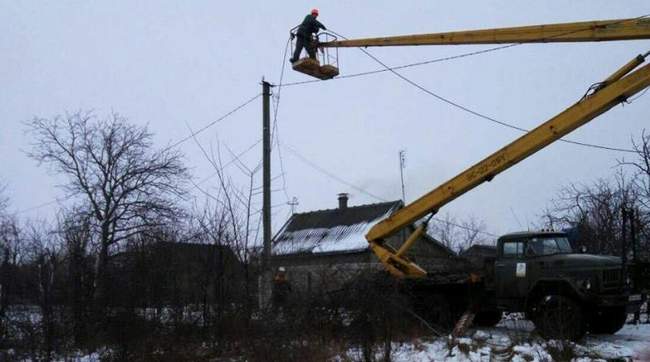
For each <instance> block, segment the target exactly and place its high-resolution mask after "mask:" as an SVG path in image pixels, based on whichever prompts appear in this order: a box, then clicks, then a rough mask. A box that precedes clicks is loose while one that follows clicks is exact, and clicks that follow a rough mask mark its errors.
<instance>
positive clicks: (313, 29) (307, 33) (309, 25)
mask: <svg viewBox="0 0 650 362" xmlns="http://www.w3.org/2000/svg"><path fill="white" fill-rule="evenodd" d="M318 29H323V30H326V29H325V25H323V24H321V23H320V21H318V20H316V18H315V17H314V16H313V15H311V14H309V15H307V16H305V20H303V21H302V24H300V26H299V27H298V35H299V36H302V37H305V38H310V37H311V35H312V34H315V33H318Z"/></svg>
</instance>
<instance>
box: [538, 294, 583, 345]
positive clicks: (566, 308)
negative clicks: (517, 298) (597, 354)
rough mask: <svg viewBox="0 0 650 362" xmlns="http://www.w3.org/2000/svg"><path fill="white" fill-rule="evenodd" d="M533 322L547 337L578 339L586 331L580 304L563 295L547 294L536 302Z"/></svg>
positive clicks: (542, 334)
mask: <svg viewBox="0 0 650 362" xmlns="http://www.w3.org/2000/svg"><path fill="white" fill-rule="evenodd" d="M535 309H536V311H535V317H534V320H533V323H535V327H537V331H538V332H539V334H540V335H541V336H542V337H544V338H546V339H569V340H572V341H576V340H578V339H580V338H582V336H584V334H585V332H586V328H585V322H584V317H583V311H582V307H581V306H580V304H578V303H577V302H575V301H574V300H573V299H571V298H568V297H565V296H562V295H547V296H545V297H543V298H541V299H540V300H539V302H537V303H536V308H535Z"/></svg>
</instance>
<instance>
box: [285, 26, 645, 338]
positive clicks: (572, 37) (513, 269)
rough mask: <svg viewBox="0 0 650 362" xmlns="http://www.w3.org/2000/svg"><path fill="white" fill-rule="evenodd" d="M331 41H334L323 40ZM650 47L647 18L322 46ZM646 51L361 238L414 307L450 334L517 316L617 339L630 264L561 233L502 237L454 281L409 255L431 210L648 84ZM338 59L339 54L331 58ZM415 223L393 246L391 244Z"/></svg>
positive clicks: (321, 73)
mask: <svg viewBox="0 0 650 362" xmlns="http://www.w3.org/2000/svg"><path fill="white" fill-rule="evenodd" d="M324 35H325V36H331V37H332V38H335V37H336V35H335V34H330V35H328V34H324ZM633 39H650V20H649V19H647V18H646V17H640V18H634V19H616V20H604V21H587V22H578V23H564V24H545V25H535V26H523V27H512V28H499V29H486V30H471V31H460V32H448V33H434V34H419V35H404V36H389V37H381V38H368V39H356V40H338V39H335V40H333V41H327V42H321V43H319V44H318V46H319V47H320V48H321V49H323V50H326V49H328V48H337V49H338V48H340V47H371V46H404V45H452V44H489V43H497V44H498V43H547V42H590V41H614V40H633ZM322 54H323V62H322V63H321V61H319V60H317V59H311V58H303V59H301V60H299V61H297V62H296V63H294V64H293V68H294V69H295V70H297V71H299V72H302V73H305V74H308V75H311V76H314V77H316V78H319V79H330V78H333V77H335V76H337V75H338V73H339V70H338V68H337V67H336V65H337V64H329V63H328V61H329V59H331V57H330V56H329V54H328V53H327V52H326V51H323V52H322ZM647 56H648V53H645V54H643V55H638V56H636V57H635V58H634V59H632V60H631V61H629V62H628V63H627V64H625V65H623V66H622V67H621V68H620V69H618V70H617V71H616V72H614V73H613V74H611V75H610V76H609V77H607V78H606V79H604V80H603V81H601V82H598V83H596V84H595V85H593V86H592V87H590V88H589V91H588V92H587V94H585V95H584V96H583V97H582V98H580V100H578V101H577V102H576V103H575V104H573V105H571V106H570V107H568V108H567V109H565V110H564V111H562V112H560V113H559V114H558V115H556V116H555V117H553V118H551V119H550V120H547V121H546V122H544V123H542V124H541V125H539V126H538V127H536V128H535V129H533V130H531V131H529V132H527V133H525V134H524V135H523V136H521V137H519V138H518V139H516V140H514V141H513V142H511V143H510V144H508V145H506V146H504V147H503V148H501V149H499V150H497V151H496V152H494V153H493V154H491V155H490V156H488V157H486V158H485V159H483V160H481V161H480V162H478V163H476V164H475V165H473V166H471V167H470V168H468V169H466V170H465V171H463V172H461V173H460V174H458V175H457V176H455V177H453V178H452V179H450V180H449V181H447V182H445V183H443V184H442V185H440V186H438V187H436V188H435V189H433V190H432V191H430V192H429V193H427V194H425V195H424V196H422V197H420V198H419V199H417V200H415V201H413V202H411V203H410V204H408V205H406V206H405V207H403V208H402V209H400V210H398V211H397V212H395V213H394V214H392V215H391V216H390V217H388V218H386V219H385V220H382V221H380V222H379V223H377V224H376V225H375V226H374V227H372V228H371V229H370V231H369V232H368V234H367V235H366V238H367V240H368V242H369V244H370V247H371V249H372V250H373V252H374V253H375V254H376V255H377V257H378V258H379V260H380V261H381V263H382V264H383V265H384V266H385V269H386V270H387V271H388V272H389V273H390V274H392V275H393V276H395V277H397V278H400V279H402V281H403V288H404V290H405V291H406V292H408V293H409V294H410V295H412V296H413V300H414V305H415V306H416V307H417V309H418V310H419V312H420V313H422V314H425V315H426V316H427V318H428V319H429V320H432V321H434V322H437V323H438V324H444V322H445V321H450V320H455V317H460V319H459V320H458V322H457V323H456V328H455V330H454V333H455V334H460V333H461V332H462V331H463V330H464V329H465V328H467V327H468V326H469V325H470V324H471V323H472V321H475V323H477V324H480V325H490V324H496V323H497V322H498V321H499V319H500V318H501V312H503V311H508V312H524V313H526V315H527V316H528V318H530V319H531V320H532V321H533V322H534V323H535V325H536V326H537V328H538V330H539V332H540V333H541V334H542V335H543V336H545V337H548V338H568V339H578V338H580V337H581V336H582V335H583V334H584V333H585V332H587V331H590V332H593V333H614V332H616V331H617V330H618V329H620V328H621V326H622V325H623V323H624V322H625V317H626V315H627V313H628V312H633V311H635V310H637V309H638V307H639V305H640V304H641V303H642V302H643V301H644V300H645V295H644V294H641V293H639V292H637V291H635V289H634V282H633V281H632V280H631V279H630V278H629V277H628V275H627V273H626V272H627V269H628V268H627V265H623V264H622V261H621V259H620V258H617V257H608V256H597V255H587V254H581V253H575V252H574V251H573V250H572V249H571V246H570V245H569V243H568V241H567V237H566V235H565V234H562V233H557V232H549V231H546V232H525V233H515V234H508V235H504V236H502V237H501V238H499V240H498V243H497V253H496V259H495V260H486V261H485V262H484V263H482V266H481V267H480V268H478V267H469V268H466V269H465V270H461V272H459V273H458V272H456V273H454V274H453V275H438V274H437V273H434V272H427V271H426V270H424V269H423V268H421V267H420V266H419V265H417V264H416V263H415V262H413V261H412V260H410V259H409V258H408V257H407V256H406V252H407V251H408V250H409V248H410V247H411V246H412V245H413V243H415V242H416V241H417V240H418V239H420V236H421V235H422V234H423V233H424V232H425V230H426V227H427V223H428V222H429V220H430V219H431V217H432V216H433V215H434V214H435V213H437V212H438V210H439V209H440V208H441V207H442V206H444V205H446V204H447V203H449V202H451V201H453V200H454V199H456V198H457V197H459V196H461V195H463V194H464V193H466V192H468V191H470V190H471V189H473V188H474V187H476V186H478V185H480V184H482V183H483V182H488V181H492V180H493V179H494V177H495V176H497V175H498V174H499V173H501V172H503V171H505V170H506V169H508V168H510V167H511V166H514V165H515V164H517V163H518V162H520V161H522V160H524V159H525V158H527V157H528V156H530V155H532V154H534V153H536V152H537V151H539V150H541V149H543V148H544V147H546V146H547V145H549V144H551V143H553V142H555V141H557V140H559V139H561V138H562V137H563V136H565V135H567V134H568V133H570V132H571V131H573V130H575V129H576V128H578V127H580V126H582V125H584V124H585V123H587V122H589V121H591V120H592V119H594V118H596V117H597V116H599V115H600V114H602V113H604V112H607V111H608V110H609V109H611V108H612V107H614V106H616V105H618V104H621V103H623V102H625V101H626V100H627V99H628V98H629V97H631V96H632V95H634V94H637V93H638V92H640V91H642V90H644V89H645V88H647V87H648V86H650V65H643V66H642V63H643V62H644V61H645V59H646V57H647ZM335 60H336V61H338V54H337V56H336V59H335ZM418 222H419V223H420V225H419V226H418V227H417V228H415V231H414V232H413V233H412V234H411V235H410V236H409V237H408V238H407V239H406V240H405V241H404V243H403V244H402V245H400V246H398V247H393V246H391V245H389V244H388V243H387V242H385V240H387V239H388V237H389V236H391V235H394V234H395V233H397V232H399V231H401V230H403V229H405V228H406V227H408V226H410V225H413V224H414V223H418Z"/></svg>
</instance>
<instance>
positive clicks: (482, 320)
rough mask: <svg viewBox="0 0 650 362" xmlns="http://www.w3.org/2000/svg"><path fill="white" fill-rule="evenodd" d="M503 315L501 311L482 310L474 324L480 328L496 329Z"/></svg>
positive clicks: (475, 318)
mask: <svg viewBox="0 0 650 362" xmlns="http://www.w3.org/2000/svg"><path fill="white" fill-rule="evenodd" d="M502 314H503V313H502V312H501V311H500V310H482V311H480V312H478V313H477V314H476V316H475V317H474V324H475V325H477V326H479V327H494V326H496V325H497V324H498V323H499V322H500V321H501V317H502Z"/></svg>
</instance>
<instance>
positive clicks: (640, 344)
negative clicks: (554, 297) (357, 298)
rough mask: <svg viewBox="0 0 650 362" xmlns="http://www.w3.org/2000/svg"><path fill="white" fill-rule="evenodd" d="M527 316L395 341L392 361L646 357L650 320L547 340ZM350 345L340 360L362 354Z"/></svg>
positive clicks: (648, 356) (648, 355) (542, 361)
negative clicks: (461, 334)
mask: <svg viewBox="0 0 650 362" xmlns="http://www.w3.org/2000/svg"><path fill="white" fill-rule="evenodd" d="M533 329H534V327H533V325H532V323H531V322H529V321H525V320H505V321H502V323H500V324H499V325H498V326H497V327H494V328H482V329H480V330H477V329H472V330H470V331H469V332H468V335H469V336H471V337H468V338H458V339H457V340H456V341H455V343H451V341H450V340H449V339H448V338H437V339H429V340H425V339H420V340H417V341H415V342H410V343H402V344H394V345H393V353H392V361H394V362H402V361H404V362H405V361H448V362H452V361H454V362H456V361H458V362H464V361H490V362H491V361H522V362H523V361H535V362H547V361H576V362H588V361H612V360H615V361H650V324H641V325H626V326H625V327H623V328H622V329H621V330H620V331H619V332H618V333H616V334H615V335H590V336H587V337H585V338H583V339H582V340H581V341H580V343H571V342H564V343H562V342H558V341H545V340H543V339H542V338H540V337H537V336H536V335H535V334H534V333H533V332H532V331H533ZM360 357H361V355H360V352H359V351H355V350H351V351H348V354H347V356H344V357H342V358H338V359H337V360H338V361H346V360H352V361H355V360H361V359H360Z"/></svg>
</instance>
